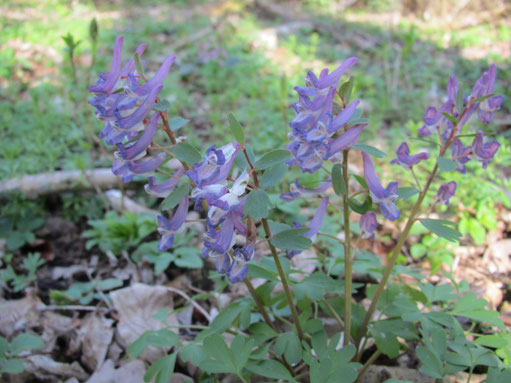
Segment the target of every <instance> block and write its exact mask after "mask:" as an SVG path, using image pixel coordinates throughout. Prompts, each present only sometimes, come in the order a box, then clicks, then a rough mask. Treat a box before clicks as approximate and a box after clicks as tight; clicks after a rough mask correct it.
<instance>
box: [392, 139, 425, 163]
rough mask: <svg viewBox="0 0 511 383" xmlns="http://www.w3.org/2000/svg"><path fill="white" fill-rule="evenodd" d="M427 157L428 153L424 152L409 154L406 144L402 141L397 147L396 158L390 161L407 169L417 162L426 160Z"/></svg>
mask: <svg viewBox="0 0 511 383" xmlns="http://www.w3.org/2000/svg"><path fill="white" fill-rule="evenodd" d="M428 158H429V154H428V153H426V152H421V153H417V154H414V155H413V156H411V155H410V148H409V147H408V144H407V143H406V142H402V143H401V145H399V148H398V149H397V158H395V159H393V160H392V161H390V163H391V164H398V165H401V166H404V167H405V168H408V169H409V168H411V167H412V166H414V165H417V164H418V163H419V162H421V161H423V160H427V159H428Z"/></svg>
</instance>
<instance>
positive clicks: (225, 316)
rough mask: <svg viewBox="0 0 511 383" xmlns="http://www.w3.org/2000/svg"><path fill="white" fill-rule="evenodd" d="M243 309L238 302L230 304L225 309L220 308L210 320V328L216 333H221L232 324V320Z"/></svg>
mask: <svg viewBox="0 0 511 383" xmlns="http://www.w3.org/2000/svg"><path fill="white" fill-rule="evenodd" d="M242 310H243V306H242V305H239V304H236V305H235V304H231V305H230V306H228V307H227V308H226V309H224V310H222V311H221V312H220V314H218V315H217V316H216V317H215V319H213V322H211V328H212V329H213V330H215V331H216V332H218V333H222V332H224V331H225V330H227V329H228V328H229V327H231V326H232V323H233V322H234V320H235V319H236V318H237V317H238V315H240V313H241V311H242Z"/></svg>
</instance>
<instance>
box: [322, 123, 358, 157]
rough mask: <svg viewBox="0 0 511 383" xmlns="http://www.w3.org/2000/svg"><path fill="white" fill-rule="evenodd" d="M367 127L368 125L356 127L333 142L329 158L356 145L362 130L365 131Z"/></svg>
mask: <svg viewBox="0 0 511 383" xmlns="http://www.w3.org/2000/svg"><path fill="white" fill-rule="evenodd" d="M366 126H367V124H361V125H356V126H354V127H352V128H351V129H348V130H347V131H346V132H344V133H343V134H341V136H340V137H339V138H337V139H335V140H334V141H332V142H331V143H330V147H329V153H328V158H330V157H332V156H334V155H335V154H337V153H339V152H340V151H341V150H345V149H347V148H350V147H352V146H353V145H355V144H356V143H357V141H358V137H359V136H360V133H362V129H364V128H365V127H366Z"/></svg>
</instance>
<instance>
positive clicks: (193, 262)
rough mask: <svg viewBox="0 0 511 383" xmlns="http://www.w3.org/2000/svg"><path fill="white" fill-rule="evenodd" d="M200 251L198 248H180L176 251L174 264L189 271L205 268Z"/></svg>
mask: <svg viewBox="0 0 511 383" xmlns="http://www.w3.org/2000/svg"><path fill="white" fill-rule="evenodd" d="M199 254H200V250H199V249H198V248H196V247H186V246H185V247H178V248H177V249H175V250H174V255H175V256H177V258H176V259H174V263H175V264H176V266H178V267H183V268H187V269H200V268H202V266H203V262H202V258H201V257H200V255H199Z"/></svg>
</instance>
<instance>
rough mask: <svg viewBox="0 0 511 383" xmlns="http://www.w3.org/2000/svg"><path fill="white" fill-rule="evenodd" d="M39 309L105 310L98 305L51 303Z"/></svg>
mask: <svg viewBox="0 0 511 383" xmlns="http://www.w3.org/2000/svg"><path fill="white" fill-rule="evenodd" d="M38 310H39V311H59V310H65V311H99V310H104V308H102V307H98V306H80V305H64V306H59V305H50V306H44V307H41V308H39V309H38Z"/></svg>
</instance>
